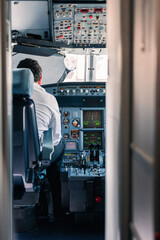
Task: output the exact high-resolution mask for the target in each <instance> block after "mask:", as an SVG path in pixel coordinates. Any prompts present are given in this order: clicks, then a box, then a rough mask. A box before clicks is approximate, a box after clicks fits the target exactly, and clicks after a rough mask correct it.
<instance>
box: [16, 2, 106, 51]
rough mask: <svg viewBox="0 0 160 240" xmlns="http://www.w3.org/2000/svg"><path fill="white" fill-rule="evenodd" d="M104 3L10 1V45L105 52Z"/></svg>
mask: <svg viewBox="0 0 160 240" xmlns="http://www.w3.org/2000/svg"><path fill="white" fill-rule="evenodd" d="M106 13H107V10H106V3H105V2H104V1H103V2H97V1H95V2H94V3H93V2H92V3H90V2H88V1H87V2H85V3H83V4H82V1H79V2H78V3H77V2H76V1H71V2H70V3H67V2H66V1H63V2H62V1H59V2H55V1H54V2H52V1H47V0H43V1H42V0H41V1H24V0H19V1H13V0H12V41H13V42H18V43H19V44H21V43H23V44H31V45H32V46H35V45H36V46H46V47H56V48H63V47H64V48H93V47H94V48H105V47H106V32H107V23H106Z"/></svg>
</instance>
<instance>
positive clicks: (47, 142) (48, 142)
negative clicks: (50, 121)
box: [40, 128, 53, 168]
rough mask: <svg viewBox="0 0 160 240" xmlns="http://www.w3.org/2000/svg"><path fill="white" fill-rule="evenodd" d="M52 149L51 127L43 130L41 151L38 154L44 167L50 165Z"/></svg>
mask: <svg viewBox="0 0 160 240" xmlns="http://www.w3.org/2000/svg"><path fill="white" fill-rule="evenodd" d="M52 151H53V144H52V129H51V128H49V130H48V131H44V133H43V143H42V151H41V154H40V162H41V164H42V165H43V167H44V168H46V167H47V166H49V165H50V160H51V154H52Z"/></svg>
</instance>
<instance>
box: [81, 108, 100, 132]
mask: <svg viewBox="0 0 160 240" xmlns="http://www.w3.org/2000/svg"><path fill="white" fill-rule="evenodd" d="M83 128H102V111H101V110H84V111H83Z"/></svg>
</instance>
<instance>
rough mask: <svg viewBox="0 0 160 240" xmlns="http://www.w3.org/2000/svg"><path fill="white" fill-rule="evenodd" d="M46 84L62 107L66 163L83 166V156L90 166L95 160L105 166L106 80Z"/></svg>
mask: <svg viewBox="0 0 160 240" xmlns="http://www.w3.org/2000/svg"><path fill="white" fill-rule="evenodd" d="M44 87H45V89H46V91H47V92H49V93H51V94H53V95H54V96H55V97H56V99H57V101H58V104H59V107H60V112H61V123H62V124H61V131H62V138H63V141H64V143H65V153H64V157H63V166H67V167H68V166H72V167H80V165H81V164H82V158H83V159H84V158H85V159H86V165H87V166H88V167H89V166H90V165H92V164H94V163H95V162H97V163H99V164H100V166H101V167H103V164H104V156H105V134H104V132H105V128H106V116H105V92H106V88H105V84H104V83H96V82H92V83H89V84H87V83H74V84H72V83H60V84H58V85H56V84H52V85H46V86H44ZM86 90H87V91H86Z"/></svg>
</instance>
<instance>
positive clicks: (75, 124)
mask: <svg viewBox="0 0 160 240" xmlns="http://www.w3.org/2000/svg"><path fill="white" fill-rule="evenodd" d="M72 125H73V126H74V127H79V121H78V119H74V120H73V121H72Z"/></svg>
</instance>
